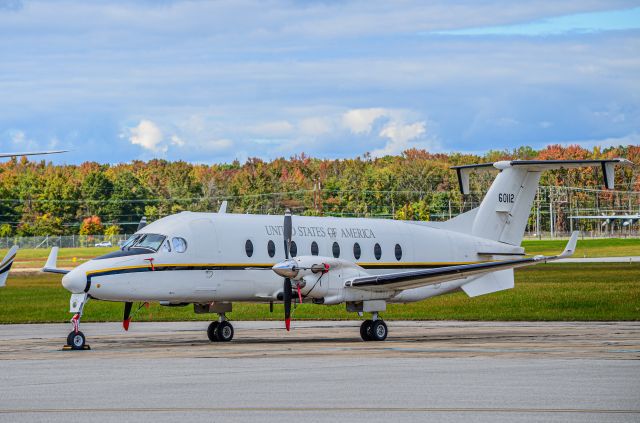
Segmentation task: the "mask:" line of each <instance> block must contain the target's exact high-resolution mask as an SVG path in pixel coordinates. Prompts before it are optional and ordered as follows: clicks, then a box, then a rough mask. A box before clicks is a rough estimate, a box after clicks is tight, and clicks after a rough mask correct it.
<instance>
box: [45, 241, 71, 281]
mask: <svg viewBox="0 0 640 423" xmlns="http://www.w3.org/2000/svg"><path fill="white" fill-rule="evenodd" d="M58 250H59V248H58V247H53V248H52V249H51V252H50V253H49V258H47V263H46V264H45V265H44V267H43V268H42V271H43V272H45V273H60V274H63V275H66V274H67V273H69V271H68V270H64V269H58Z"/></svg>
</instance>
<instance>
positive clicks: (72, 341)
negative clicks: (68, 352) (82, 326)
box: [67, 330, 87, 350]
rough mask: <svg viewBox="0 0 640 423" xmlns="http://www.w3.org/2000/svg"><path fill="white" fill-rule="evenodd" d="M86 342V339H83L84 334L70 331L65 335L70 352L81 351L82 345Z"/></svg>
mask: <svg viewBox="0 0 640 423" xmlns="http://www.w3.org/2000/svg"><path fill="white" fill-rule="evenodd" d="M86 342H87V339H86V338H85V337H84V333H82V332H80V331H78V332H76V331H74V330H72V331H71V332H69V335H67V345H69V346H70V347H71V349H72V350H82V349H84V344H85V343H86Z"/></svg>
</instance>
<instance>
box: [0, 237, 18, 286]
mask: <svg viewBox="0 0 640 423" xmlns="http://www.w3.org/2000/svg"><path fill="white" fill-rule="evenodd" d="M17 252H18V246H17V245H14V246H13V247H11V248H10V249H9V251H8V252H7V254H6V255H5V256H4V258H3V259H2V262H0V287H3V286H5V284H6V283H7V277H8V276H9V270H11V266H12V265H13V261H14V260H15V259H16V253H17Z"/></svg>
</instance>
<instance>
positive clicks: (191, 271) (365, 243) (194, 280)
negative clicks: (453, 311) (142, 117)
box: [63, 212, 522, 304]
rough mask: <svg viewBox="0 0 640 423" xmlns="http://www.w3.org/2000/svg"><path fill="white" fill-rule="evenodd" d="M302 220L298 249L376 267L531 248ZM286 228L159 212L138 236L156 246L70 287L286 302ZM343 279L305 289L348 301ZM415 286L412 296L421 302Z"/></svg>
mask: <svg viewBox="0 0 640 423" xmlns="http://www.w3.org/2000/svg"><path fill="white" fill-rule="evenodd" d="M293 222H294V223H293V238H292V239H293V241H294V243H295V246H292V252H293V253H294V254H295V255H297V256H302V255H305V256H319V257H329V258H334V257H338V258H339V259H341V260H344V261H349V262H353V263H356V264H357V265H358V266H360V267H362V268H364V269H366V270H367V272H368V273H370V274H381V273H388V272H390V271H396V272H397V271H401V270H403V269H406V270H410V269H422V268H432V267H441V266H449V265H455V264H465V263H474V262H479V261H486V260H489V259H491V258H492V257H491V256H487V255H486V254H478V253H479V252H485V253H486V252H487V251H494V252H505V253H511V254H514V253H519V252H521V251H522V250H521V248H519V247H513V246H505V244H503V243H499V242H495V241H491V240H485V239H482V238H477V237H473V236H470V235H466V234H463V233H459V232H454V231H449V230H444V229H440V228H436V227H432V226H427V225H426V224H423V223H422V224H421V223H416V222H406V221H397V220H385V219H366V218H332V217H310V216H294V220H293ZM282 231H283V224H282V217H281V216H277V215H242V214H217V213H192V212H183V213H180V214H176V215H172V216H168V217H165V218H162V219H159V220H157V221H155V222H153V223H151V224H149V225H148V226H146V227H145V228H143V229H142V230H140V231H139V232H138V233H137V234H140V235H144V234H155V235H159V236H160V237H161V238H162V240H161V241H160V237H157V238H155V242H156V244H157V251H153V250H151V249H146V250H145V249H142V250H141V249H136V248H132V249H130V250H127V248H125V249H124V250H122V251H117V252H115V253H111V254H108V255H106V256H103V257H99V258H96V259H93V260H90V261H88V262H86V263H84V264H82V265H80V266H78V267H77V268H75V269H74V270H72V271H71V272H70V273H69V274H68V275H66V276H65V277H64V279H63V285H64V286H65V287H66V288H67V289H69V290H70V291H72V292H76V293H80V292H86V293H88V294H89V295H91V296H92V297H93V298H96V299H101V300H111V301H154V302H156V301H158V302H161V303H171V304H177V303H192V302H194V303H206V302H228V301H249V302H270V301H278V295H279V294H281V292H282V278H281V277H280V276H278V275H277V274H275V273H274V272H273V271H272V270H271V267H272V266H273V265H274V264H275V263H278V262H280V261H282V260H284V259H285V254H284V241H283V233H282ZM176 239H177V240H178V241H174V240H176ZM180 240H184V242H182V241H180ZM154 246H156V245H154ZM184 247H186V248H184ZM183 248H184V251H181V250H182V249H183ZM338 277H339V274H329V275H327V277H326V278H325V279H323V280H321V281H320V283H319V284H318V285H316V286H314V287H313V288H312V287H311V286H307V287H304V288H303V294H305V295H306V294H308V293H309V291H310V290H311V289H313V295H312V297H313V298H316V299H318V298H341V297H340V290H341V289H342V287H341V284H340V283H339V282H337V281H336V280H335V279H336V278H338ZM332 278H333V279H334V280H333V281H332ZM457 287H459V284H456V283H455V281H454V282H448V283H444V284H438V285H435V286H430V287H425V288H422V290H423V292H422V293H421V295H420V299H421V298H427V297H429V296H435V295H439V294H441V293H444V292H448V291H451V290H453V289H456V288H457ZM409 291H411V290H407V291H405V294H404V295H405V296H404V297H403V298H405V299H407V300H415V299H416V298H413V299H412V296H411V295H410V294H411V293H410V292H409ZM393 295H394V293H393V292H388V293H381V294H379V295H377V297H380V298H386V299H391V298H392V297H393ZM374 297H376V296H375V295H374ZM374 297H372V298H374ZM398 300H399V301H402V298H398Z"/></svg>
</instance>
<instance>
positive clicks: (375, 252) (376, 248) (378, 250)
mask: <svg viewBox="0 0 640 423" xmlns="http://www.w3.org/2000/svg"><path fill="white" fill-rule="evenodd" d="M373 255H374V256H376V260H380V257H382V248H380V244H376V245H374V247H373Z"/></svg>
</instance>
